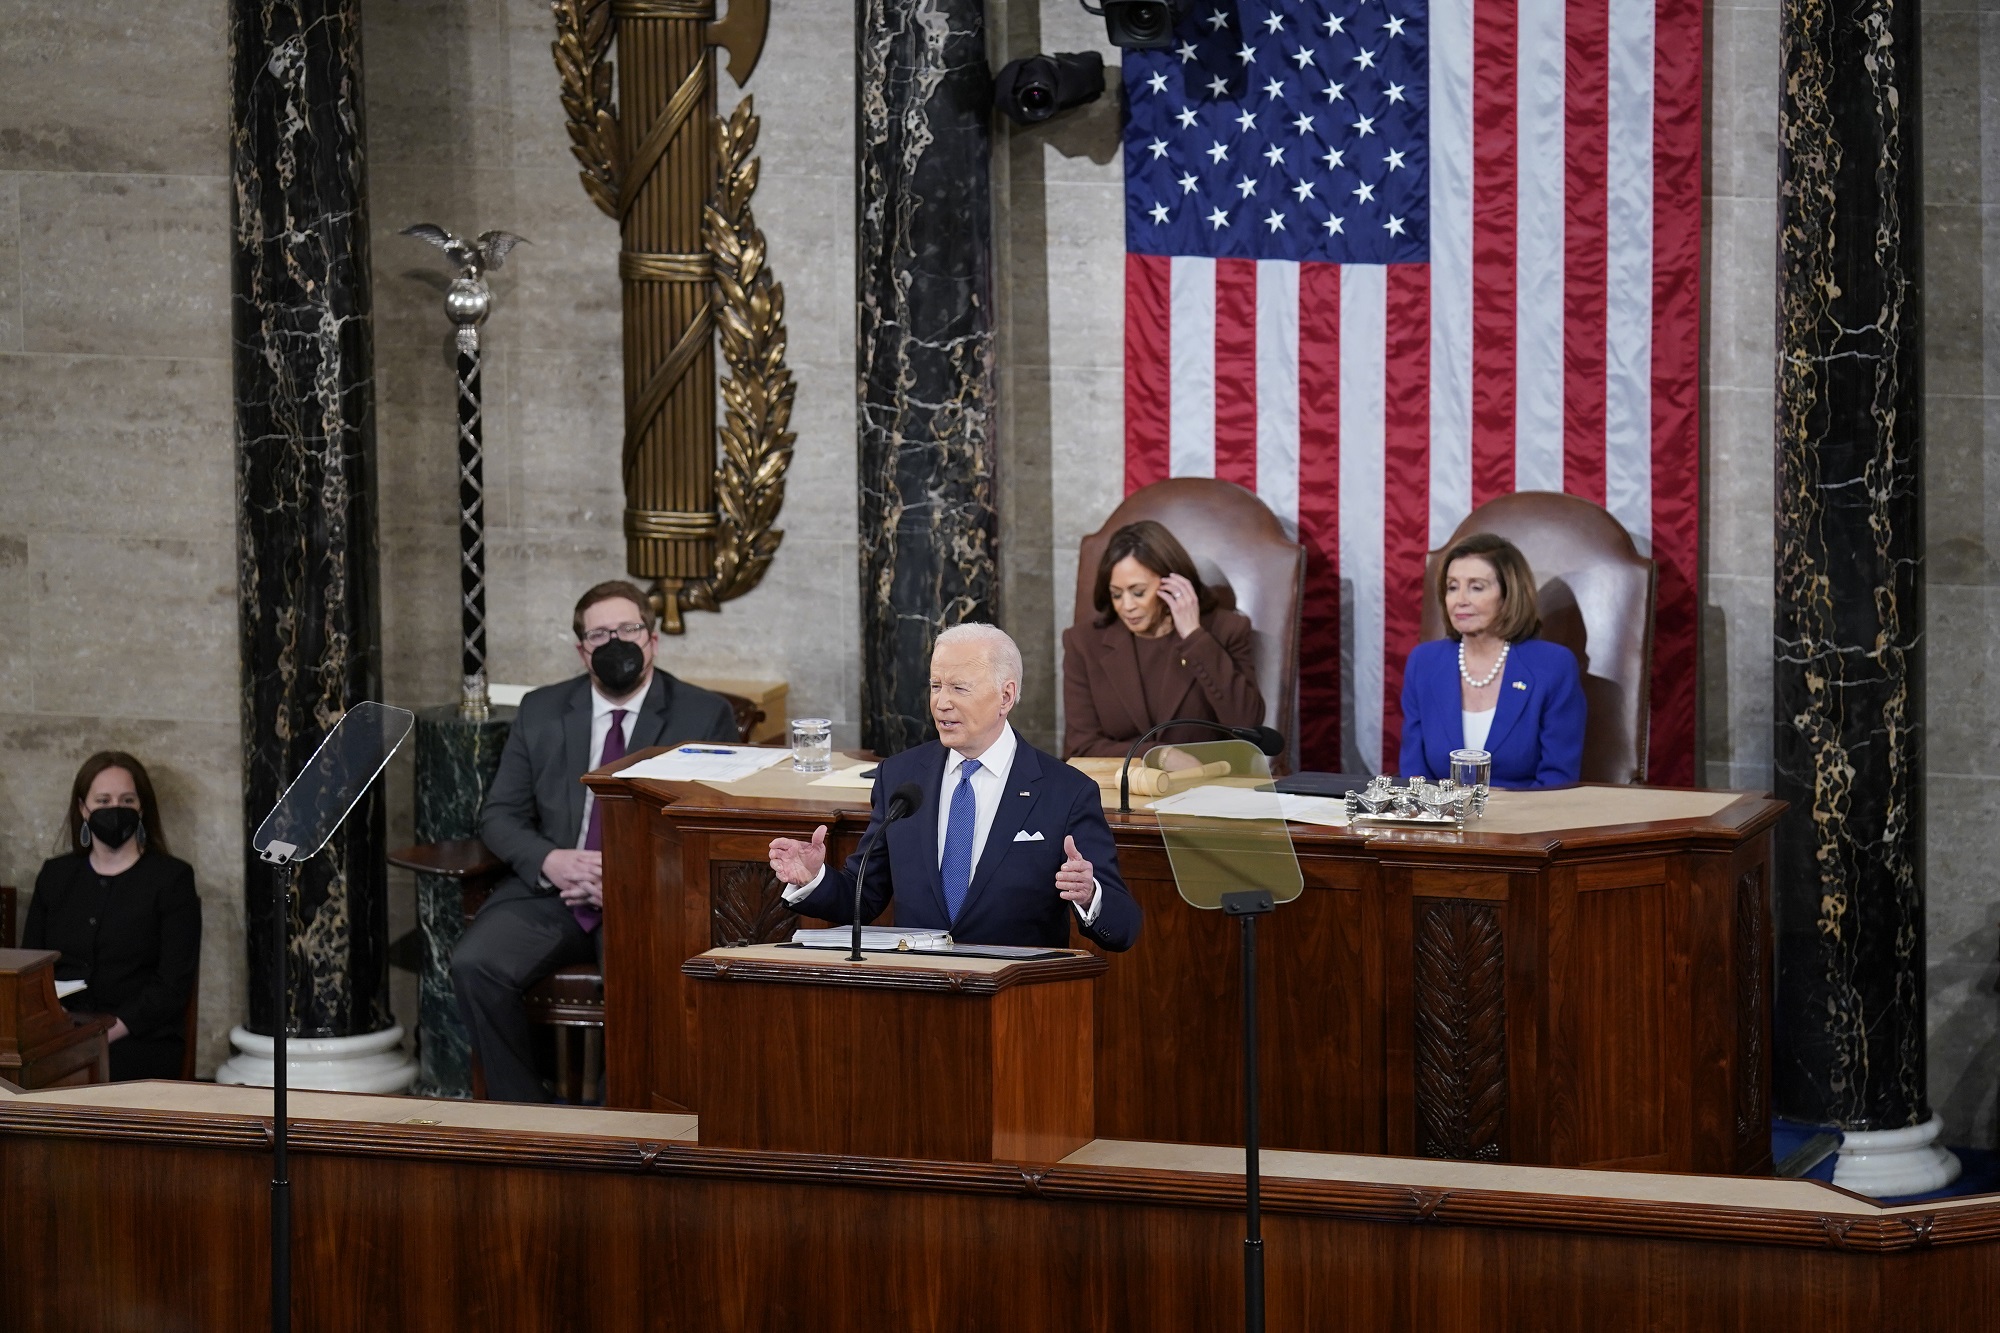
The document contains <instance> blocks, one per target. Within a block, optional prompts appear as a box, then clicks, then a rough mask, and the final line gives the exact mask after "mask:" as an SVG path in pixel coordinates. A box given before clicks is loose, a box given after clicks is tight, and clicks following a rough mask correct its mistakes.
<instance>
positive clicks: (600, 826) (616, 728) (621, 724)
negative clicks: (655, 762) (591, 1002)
mask: <svg viewBox="0 0 2000 1333" xmlns="http://www.w3.org/2000/svg"><path fill="white" fill-rule="evenodd" d="M624 757H625V710H624V709H622V708H614V709H612V710H611V730H609V731H607V732H605V733H604V753H602V754H600V755H598V756H597V766H598V767H599V768H602V767H604V766H605V765H606V764H608V763H610V762H611V761H612V760H614V759H623V758H624ZM583 850H585V851H586V852H601V851H603V850H604V805H603V803H602V802H599V801H592V802H591V803H590V831H589V832H587V833H585V834H584V835H583ZM569 910H570V912H571V913H572V914H573V915H574V916H575V917H576V924H577V925H579V926H582V927H583V928H584V931H585V932H586V933H588V932H589V931H593V930H596V929H597V923H598V922H600V921H602V920H603V919H604V913H602V912H600V911H598V910H597V909H596V908H595V907H585V906H584V905H582V904H581V903H579V904H578V905H576V906H575V907H572V908H570V909H569Z"/></svg>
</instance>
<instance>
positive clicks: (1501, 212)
mask: <svg viewBox="0 0 2000 1333" xmlns="http://www.w3.org/2000/svg"><path fill="white" fill-rule="evenodd" d="M1701 45H1702V35H1701V7H1700V5H1699V3H1698V0H1433V3H1432V5H1431V7H1430V98H1431V101H1430V228H1431V255H1430V262H1429V263H1428V264H1402V265H1368V264H1345V265H1336V264H1315V263H1294V262H1290V261H1284V260H1248V259H1210V258H1200V257H1187V256H1173V257H1169V256H1158V255H1143V254H1128V255H1127V256H1126V306H1125V318H1126V341H1125V375H1126V386H1125V409H1126V410H1125V439H1126V454H1125V485H1126V490H1127V492H1128V493H1129V492H1130V491H1133V490H1136V489H1138V488H1139V487H1141V486H1144V485H1147V484H1149V483H1151V482H1154V481H1158V480H1160V479H1162V478H1164V477H1168V476H1212V477H1219V478H1222V479H1224V480H1227V481H1234V482H1238V483H1240V484H1242V485H1244V486H1247V487H1249V488H1250V489H1252V490H1254V491H1256V492H1257V494H1258V495H1259V496H1261V497H1262V498H1263V499H1264V501H1265V503H1267V504H1268V505H1270V507H1271V508H1272V510H1273V511H1275V512H1276V513H1277V515H1278V516H1279V518H1280V519H1282V520H1283V521H1284V522H1285V523H1286V524H1287V526H1288V527H1289V528H1290V529H1291V530H1293V531H1295V532H1296V533H1297V534H1298V537H1299V540H1300V541H1301V542H1302V543H1304V545H1305V546H1306V548H1307V585H1306V593H1305V623H1304V625H1303V632H1302V635H1301V649H1300V656H1301V662H1300V681H1301V685H1300V714H1299V715H1300V719H1301V722H1300V725H1301V729H1302V734H1301V737H1300V741H1301V751H1302V758H1303V761H1304V762H1305V764H1306V765H1307V766H1308V767H1311V768H1320V769H1339V770H1343V771H1364V772H1371V773H1372V772H1382V771H1393V770H1394V769H1395V768H1396V766H1397V756H1398V750H1399V741H1400V729H1401V720H1402V719H1401V694H1402V669H1403V661H1404V659H1405V657H1407V655H1408V654H1409V651H1410V649H1411V648H1412V647H1414V646H1415V645H1416V642H1417V638H1418V625H1419V617H1420V615H1421V611H1422V598H1423V596H1424V590H1423V587H1422V582H1423V564H1424V556H1425V553H1426V551H1428V550H1431V549H1434V548H1436V547H1438V546H1441V545H1443V544H1444V542H1445V541H1446V540H1447V539H1448V538H1449V537H1450V535H1451V533H1452V531H1453V529H1455V528H1456V527H1457V526H1458V524H1459V523H1460V522H1461V521H1462V520H1463V519H1464V518H1465V516H1466V515H1467V514H1468V513H1470V512H1471V511H1472V509H1473V508H1475V507H1476V506H1478V505H1480V504H1483V503H1484V502H1486V501H1487V500H1490V499H1492V498H1494V497H1495V496H1497V495H1502V494H1506V493H1508V492H1511V491H1517V490H1561V491H1568V492H1570V493H1571V494H1574V495H1580V496H1583V497H1585V498H1586V499H1589V500H1592V501H1594V502H1596V503H1598V504H1601V505H1603V506H1604V507H1605V508H1607V509H1608V510H1610V511H1611V513H1612V514H1613V515H1615V516H1616V517H1617V518H1618V519H1619V521H1620V522H1622V523H1623V524H1624V525H1625V527H1626V529H1627V530H1628V531H1629V532H1631V534H1632V537H1633V539H1634V541H1636V542H1637V543H1638V545H1639V548H1640V550H1641V551H1642V552H1646V553H1648V554H1650V555H1651V556H1652V557H1653V558H1654V560H1655V561H1657V562H1658V565H1659V609H1658V616H1657V621H1656V626H1655V642H1654V668H1653V690H1652V700H1653V718H1652V731H1651V766H1650V768H1651V772H1650V780H1651V781H1653V782H1656V783H1663V784H1691V783H1692V782H1693V779H1694V668H1693V663H1694V661H1695V649H1696V642H1695V635H1696V623H1697V616H1696V605H1695V586H1696V568H1697V559H1698V551H1697V539H1698V512H1697V506H1698V503H1699V501H1698V496H1699V481H1700V478H1699V464H1700V449H1699V441H1698V435H1697V417H1696V407H1697V405H1696V392H1697V385H1698V379H1699V371H1700V367H1699V335H1700V329H1699V311H1698V308H1697V305H1696V300H1697V293H1698V291H1699V287H1700V282H1699V279H1700V271H1699V270H1700V230H1701Z"/></svg>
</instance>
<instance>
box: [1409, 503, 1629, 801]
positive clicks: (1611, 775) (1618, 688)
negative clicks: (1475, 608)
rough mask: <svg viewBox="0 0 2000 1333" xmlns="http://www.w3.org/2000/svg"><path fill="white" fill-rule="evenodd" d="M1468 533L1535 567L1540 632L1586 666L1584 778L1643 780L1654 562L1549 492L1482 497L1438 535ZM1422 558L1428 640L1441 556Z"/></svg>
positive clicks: (1437, 617) (1602, 521)
mask: <svg viewBox="0 0 2000 1333" xmlns="http://www.w3.org/2000/svg"><path fill="white" fill-rule="evenodd" d="M1475 532H1491V533H1493V534H1495V535H1496V536H1500V537H1505V538H1506V539H1507V540H1508V541H1510V542H1512V543H1514V545H1515V546H1517V547H1519V548H1520V550H1521V554H1522V555H1524V556H1526V557H1527V560H1528V567H1529V568H1530V569H1532V570H1534V571H1535V596H1536V601H1537V604H1538V606H1539V607H1540V610H1541V613H1542V637H1543V638H1544V639H1547V640H1548V641H1549V642H1551V643H1559V644H1561V645H1563V647H1565V648H1567V649H1569V650H1570V651H1571V652H1573V653H1575V654H1576V660H1577V662H1578V664H1579V665H1580V666H1581V667H1582V669H1583V694H1584V702H1585V704H1586V705H1587V706H1588V708H1589V710H1590V711H1589V716H1588V718H1587V719H1586V720H1585V722H1584V729H1583V780H1584V781H1585V782H1644V781H1645V780H1646V750H1647V728H1648V722H1649V720H1650V718H1651V705H1652V700H1651V687H1652V678H1653V602H1654V596H1655V591H1656V585H1657V574H1656V571H1655V567H1654V565H1653V562H1652V561H1651V560H1650V559H1648V558H1647V557H1645V556H1643V555H1640V554H1639V551H1638V548H1637V547H1635V546H1633V545H1632V537H1631V534H1630V533H1628V532H1626V531H1625V528H1624V525H1622V524H1621V523H1619V521H1618V520H1617V519H1615V518H1613V517H1612V516H1611V515H1610V514H1608V513H1606V512H1605V511H1604V510H1602V509H1600V508H1598V507H1597V506H1596V505H1594V504H1592V503H1591V502H1590V501H1588V500H1585V499H1582V498H1580V497H1578V496H1574V495H1562V494H1558V493H1557V492H1554V491H1517V492H1515V493H1514V494H1512V495H1503V496H1500V497H1499V498H1498V499H1494V500H1489V501H1487V502H1486V503H1485V504H1483V505H1481V506H1480V507H1479V508H1477V509H1475V510H1473V511H1472V513H1471V514H1470V515H1468V516H1467V517H1466V520H1465V522H1463V523H1461V524H1459V525H1458V530H1457V531H1456V532H1454V533H1452V534H1451V541H1450V542H1447V543H1445V549H1446V550H1448V549H1450V547H1451V546H1452V544H1453V543H1456V542H1457V541H1458V540H1459V539H1461V538H1463V537H1469V536H1471V535H1472V534H1473V533H1475ZM1443 557H1444V551H1443V550H1439V551H1432V552H1431V553H1430V555H1429V556H1428V557H1427V558H1426V559H1425V561H1424V614H1423V636H1424V638H1425V639H1441V638H1443V637H1444V612H1443V610H1442V608H1440V607H1439V606H1438V600H1437V593H1436V588H1437V576H1438V561H1439V560H1441V559H1442V558H1443Z"/></svg>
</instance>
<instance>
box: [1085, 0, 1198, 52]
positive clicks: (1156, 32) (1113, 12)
mask: <svg viewBox="0 0 2000 1333" xmlns="http://www.w3.org/2000/svg"><path fill="white" fill-rule="evenodd" d="M1084 8H1085V9H1089V10H1090V12H1091V13H1093V14H1102V15H1104V30H1105V32H1106V33H1107V34H1108V35H1109V36H1110V38H1111V44H1112V45H1113V46H1116V47H1119V48H1120V49H1122V50H1126V51H1164V50H1167V49H1168V48H1170V47H1171V46H1173V44H1174V29H1175V28H1177V27H1179V26H1180V22H1181V20H1182V19H1184V18H1186V17H1187V16H1188V13H1189V11H1190V10H1192V9H1193V8H1194V0H1103V7H1102V8H1100V9H1091V7H1090V5H1089V4H1087V3H1086V4H1085V5H1084Z"/></svg>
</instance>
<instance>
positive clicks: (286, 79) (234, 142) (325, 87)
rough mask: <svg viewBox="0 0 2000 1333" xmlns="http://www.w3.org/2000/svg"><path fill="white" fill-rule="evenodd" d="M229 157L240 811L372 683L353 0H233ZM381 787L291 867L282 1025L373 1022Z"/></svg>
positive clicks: (371, 424) (372, 693)
mask: <svg viewBox="0 0 2000 1333" xmlns="http://www.w3.org/2000/svg"><path fill="white" fill-rule="evenodd" d="M229 57H230V83H231V105H230V168H231V172H232V174H233V177H234V185H235V216H234V230H235V247H234V251H235V253H234V264H233V287H234V291H233V313H234V336H235V379H236V383H235V394H236V446H237V465H236V489H237V506H238V519H237V559H238V561H239V569H238V574H237V591H238V596H239V598H240V619H241V626H242V657H243V815H244V821H245V829H246V832H247V831H251V830H254V829H255V828H256V826H257V825H258V823H259V822H261V821H262V819H263V817H264V815H265V814H266V813H267V812H268V811H269V810H270V808H271V806H272V805H273V803H275V802H276V800H277V798H278V795H279V793H280V792H282V791H283V790H284V788H285V786H286V784H287V783H289V782H290V780H291V779H292V777H293V776H294V775H295V774H296V773H297V772H298V771H299V769H300V767H301V766H302V765H303V764H304V762H305V760H306V759H307V758H308V757H309V756H310V755H311V754H312V752H313V749H314V748H315V747H316V746H317V745H318V744H319V742H320V741H321V739H323V738H324V737H325V735H326V733H327V731H328V730H329V729H330V728H331V727H332V726H333V725H334V723H335V722H337V721H338V720H339V718H340V715H341V713H342V711H343V710H344V709H346V708H347V707H348V706H349V705H351V704H354V703H357V702H359V701H361V700H363V699H370V698H377V697H379V696H380V693H381V663H380V655H381V649H380V645H381V630H380V613H379V609H378V606H377V600H376V554H375V475H374V474H375V416H374V413H375V405H374V385H373V381H372V375H373V364H374V348H373V337H372V332H371V317H370V299H369V285H368V278H369V270H368V215H367V209H366V206H365V199H364V185H365V175H364V173H363V170H362V160H361V147H362V133H361V102H360V99H361V51H360V15H359V12H358V4H357V3H356V0H261V2H260V0H232V3H231V4H230V7H229ZM383 834H384V822H383V810H382V798H381V789H380V786H379V784H378V786H377V787H376V789H375V791H374V792H373V793H372V794H371V795H370V796H369V797H368V798H367V799H365V800H364V801H363V802H362V803H361V805H360V806H359V807H358V808H357V809H356V810H355V811H354V813H353V815H352V816H351V817H350V818H349V819H348V821H347V823H346V825H345V826H344V827H343V828H342V829H341V830H340V831H339V832H338V833H336V834H335V835H334V837H333V839H332V841H330V842H329V843H328V844H327V848H326V850H325V851H324V852H323V853H321V854H320V855H319V856H317V857H315V858H314V859H313V860H311V861H309V862H307V863H306V864H305V867H304V875H303V877H302V886H301V892H300V896H299V900H298V901H296V902H295V903H294V904H293V906H292V909H291V929H292V936H293V941H294V942H293V952H292V966H291V977H292V990H291V996H290V1004H289V1012H288V1014H287V1015H286V1017H287V1019H288V1022H289V1030H290V1031H291V1032H293V1033H295V1034H298V1035H301V1036H307V1037H350V1036H359V1035H361V1034H364V1033H368V1032H375V1031H379V1030H381V1029H383V1028H386V1027H388V1026H389V1024H390V1023H391V1021H392V1020H391V1018H390V1016H389V1003H388V999H389V989H388V921H387V916H386V907H387V901H386V900H387V891H386V882H385V870H384V864H383V859H382V857H383ZM244 855H245V874H244V895H245V902H244V907H245V916H246V919H247V921H248V923H249V950H250V1023H249V1026H250V1028H251V1030H252V1031H254V1032H258V1033H262V1034H266V1035H268V1034H270V1033H271V1032H273V1031H274V1030H275V1028H274V1020H275V1015H273V1013H272V1011H271V975H270V971H271V969H270V963H269V959H270V956H271V951H270V947H269V941H270V930H271V928H272V924H273V922H272V905H271V894H272V879H271V874H270V870H269V867H266V866H265V865H263V864H262V863H261V862H260V861H259V860H258V859H257V857H256V855H255V854H254V853H251V852H249V851H248V850H247V844H246V851H245V854H244Z"/></svg>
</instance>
